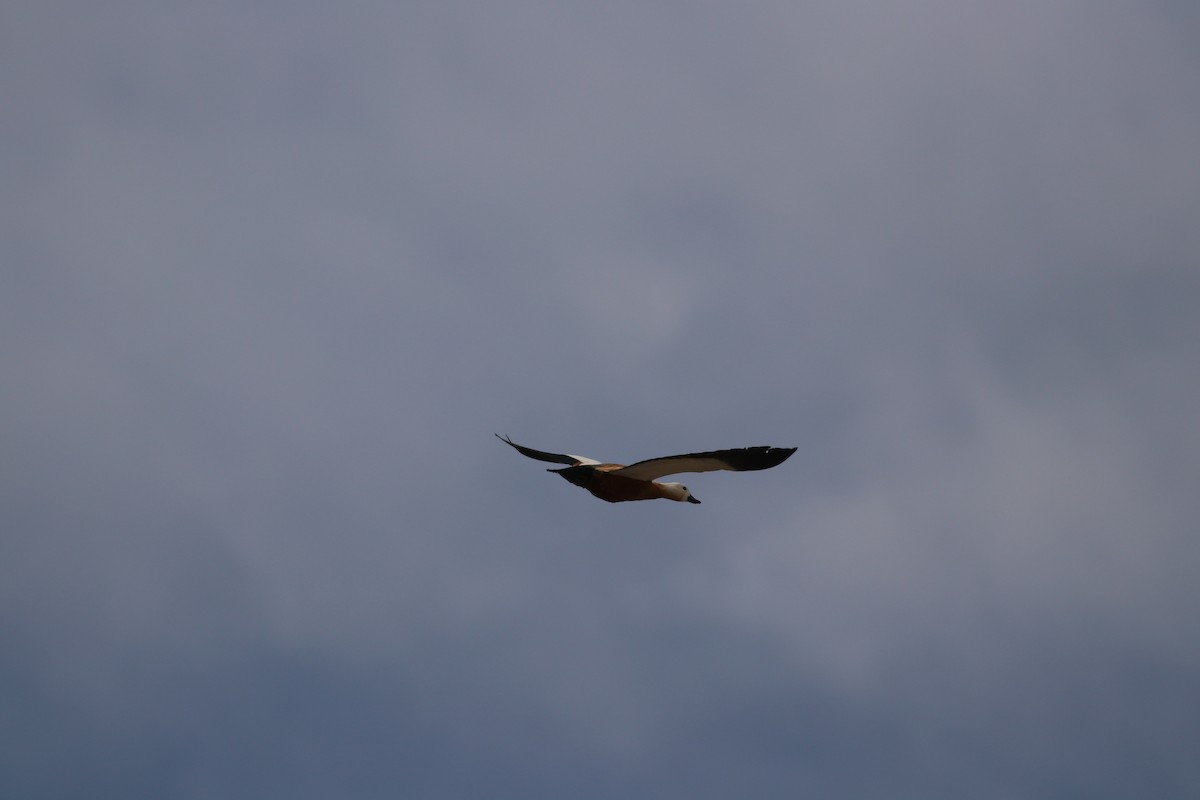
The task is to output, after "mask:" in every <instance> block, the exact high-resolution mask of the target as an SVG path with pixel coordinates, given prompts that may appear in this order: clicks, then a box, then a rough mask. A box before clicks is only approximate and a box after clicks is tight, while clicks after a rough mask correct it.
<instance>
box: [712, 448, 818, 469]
mask: <svg viewBox="0 0 1200 800" xmlns="http://www.w3.org/2000/svg"><path fill="white" fill-rule="evenodd" d="M799 449H800V448H798V447H766V446H763V447H747V448H744V449H742V450H731V451H729V454H728V456H727V457H726V459H725V460H726V462H727V463H728V464H729V465H730V466H731V467H733V469H734V470H735V471H737V472H751V471H753V470H759V469H770V468H771V467H777V466H779V465H780V464H782V463H783V462H785V461H787V460H788V459H789V458H791V457H792V453H795V452H796V451H797V450H799Z"/></svg>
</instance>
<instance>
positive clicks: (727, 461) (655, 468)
mask: <svg viewBox="0 0 1200 800" xmlns="http://www.w3.org/2000/svg"><path fill="white" fill-rule="evenodd" d="M496 438H497V439H499V440H500V441H502V442H504V443H506V444H508V445H511V446H512V447H513V448H515V449H516V451H517V452H518V453H521V454H522V455H525V456H528V457H529V458H534V459H537V460H538V461H549V462H550V463H551V464H567V465H568V466H566V467H563V468H562V469H548V470H546V471H547V472H557V473H558V474H559V475H561V476H563V478H565V479H566V480H568V481H569V482H571V483H573V484H575V485H576V486H579V487H581V488H584V489H587V490H588V491H589V492H591V493H592V494H594V495H595V496H596V497H599V498H600V499H601V500H607V501H608V502H610V503H623V502H626V501H628V500H656V499H658V498H662V499H664V500H676V501H678V502H680V503H683V502H688V503H699V502H700V501H699V500H697V499H696V498H695V497H692V493H691V492H689V491H688V488H687V487H686V486H684V485H683V484H682V483H661V482H659V481H657V480H655V478H661V477H663V476H665V475H676V474H678V473H680V472H713V471H715V470H721V469H726V470H731V471H733V472H749V471H752V470H759V469H769V468H771V467H775V466H778V465H780V464H782V463H783V462H784V461H787V459H788V457H789V456H791V454H792V453H794V452H796V448H795V447H741V448H738V449H735V450H713V451H711V452H708V453H687V454H685V455H681V456H663V457H662V458H650V459H646V460H645V461H639V462H637V463H636V464H630V465H629V466H625V465H624V464H603V463H601V462H599V461H596V460H595V459H591V458H584V457H583V456H572V455H567V454H560V453H545V452H542V451H541V450H534V449H533V448H532V447H523V446H521V445H519V444H517V443H516V442H514V441H513V440H512V439H509V438H508V437H506V436H501V435H500V434H498V433H497V434H496Z"/></svg>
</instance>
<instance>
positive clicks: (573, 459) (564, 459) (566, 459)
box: [496, 433, 600, 467]
mask: <svg viewBox="0 0 1200 800" xmlns="http://www.w3.org/2000/svg"><path fill="white" fill-rule="evenodd" d="M496 438H497V439H499V440H500V441H502V442H504V443H505V444H508V445H511V446H512V447H513V448H515V449H516V451H517V452H518V453H520V454H521V455H523V456H528V457H529V458H536V459H537V460H538V461H549V462H550V463H551V464H570V465H571V466H573V467H574V466H579V465H581V464H599V463H600V462H599V461H596V460H595V459H592V458H584V457H583V456H573V455H569V454H567V453H545V452H543V451H541V450H534V449H533V448H532V447H523V446H522V445H519V444H517V443H516V442H514V441H513V440H512V439H509V438H508V437H507V436H501V435H500V434H498V433H497V434H496Z"/></svg>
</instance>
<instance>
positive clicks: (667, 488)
mask: <svg viewBox="0 0 1200 800" xmlns="http://www.w3.org/2000/svg"><path fill="white" fill-rule="evenodd" d="M655 483H657V484H658V485H659V486H661V487H662V488H663V490H664V492H665V494H666V496H667V498H668V499H670V500H677V501H679V502H680V503H696V504H697V505H698V504H699V503H700V501H699V500H697V499H696V498H694V497H692V493H691V492H689V491H688V488H687V487H686V486H684V485H683V484H682V483H663V482H660V481H655Z"/></svg>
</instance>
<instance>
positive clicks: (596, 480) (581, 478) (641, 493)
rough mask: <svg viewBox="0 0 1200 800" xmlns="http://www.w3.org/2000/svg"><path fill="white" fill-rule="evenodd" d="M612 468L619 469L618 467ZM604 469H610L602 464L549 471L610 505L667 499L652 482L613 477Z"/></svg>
mask: <svg viewBox="0 0 1200 800" xmlns="http://www.w3.org/2000/svg"><path fill="white" fill-rule="evenodd" d="M614 466H615V468H618V469H619V468H620V467H619V465H614ZM605 467H610V465H608V464H602V465H600V466H599V467H595V466H591V465H586V466H578V467H567V468H566V469H557V470H551V471H552V472H557V473H558V474H559V475H562V476H563V477H564V478H566V479H567V480H568V481H570V482H571V483H573V484H575V485H576V486H579V487H581V488H583V489H587V490H588V491H589V492H591V493H592V494H593V495H595V496H596V497H599V498H600V499H601V500H607V501H608V502H610V503H623V502H626V501H629V500H657V499H659V498H663V497H667V493H666V492H665V491H664V490H663V487H661V486H659V485H658V484H657V483H655V482H654V481H642V480H637V479H636V478H626V477H624V476H623V475H614V474H612V472H610V471H607V470H605V469H604V468H605ZM611 468H613V467H610V469H611Z"/></svg>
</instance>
